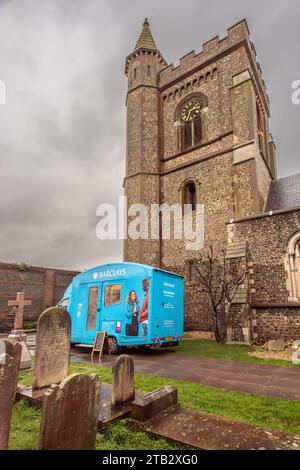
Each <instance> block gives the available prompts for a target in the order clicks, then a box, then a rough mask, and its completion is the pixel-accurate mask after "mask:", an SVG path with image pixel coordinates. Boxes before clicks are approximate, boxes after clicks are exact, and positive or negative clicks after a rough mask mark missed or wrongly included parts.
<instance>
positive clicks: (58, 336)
mask: <svg viewBox="0 0 300 470" xmlns="http://www.w3.org/2000/svg"><path fill="white" fill-rule="evenodd" d="M70 345H71V318H70V315H69V314H68V312H67V310H66V309H65V308H63V307H50V308H48V309H47V310H45V311H44V312H43V313H42V314H41V315H40V317H39V319H38V324H37V332H36V346H35V367H34V375H33V389H35V390H36V389H41V388H44V387H49V386H50V385H52V384H59V383H60V382H61V381H62V380H64V379H65V378H66V377H67V375H68V369H69V362H70Z"/></svg>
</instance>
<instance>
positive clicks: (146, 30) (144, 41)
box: [134, 18, 157, 51]
mask: <svg viewBox="0 0 300 470" xmlns="http://www.w3.org/2000/svg"><path fill="white" fill-rule="evenodd" d="M137 49H151V50H154V51H157V47H156V44H155V41H154V39H153V36H152V33H151V31H150V27H149V22H148V20H147V18H145V21H144V24H143V30H142V32H141V35H140V37H139V39H138V42H137V43H136V46H135V49H134V50H135V51H136V50H137Z"/></svg>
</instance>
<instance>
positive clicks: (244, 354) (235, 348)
mask: <svg viewBox="0 0 300 470" xmlns="http://www.w3.org/2000/svg"><path fill="white" fill-rule="evenodd" d="M254 349H259V348H255V347H253V346H247V345H246V344H219V343H217V342H216V341H212V340H205V339H185V340H183V341H182V342H181V343H180V345H179V346H178V347H177V348H174V353H175V354H182V355H184V356H194V357H195V356H197V357H209V358H212V359H227V360H231V361H242V362H252V363H254V364H255V363H256V364H271V365H281V366H286V367H297V366H294V365H293V363H292V362H289V361H284V360H278V359H261V358H258V357H253V356H249V354H248V353H249V352H250V351H253V350H254Z"/></svg>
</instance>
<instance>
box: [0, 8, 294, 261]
mask: <svg viewBox="0 0 300 470" xmlns="http://www.w3.org/2000/svg"><path fill="white" fill-rule="evenodd" d="M299 14H300V4H299V1H298V0H295V1H292V0H290V1H289V2H283V1H281V0H280V1H274V0H265V1H264V2H261V1H257V0H255V1H252V2H251V3H250V2H248V1H247V2H246V1H241V0H227V1H226V2H224V1H221V0H218V1H217V0H211V1H210V2H207V1H199V0H197V1H196V0H186V1H185V2H182V1H178V0H164V1H163V2H161V1H158V0H152V1H150V0H148V1H146V0H126V1H124V0H123V1H121V0H89V1H88V2H83V1H82V0H43V1H40V0H10V1H9V0H6V1H4V0H0V80H4V81H5V83H6V87H7V104H6V105H5V106H0V171H1V198H0V221H1V231H0V246H1V252H0V259H1V260H3V261H26V262H27V263H32V264H37V265H51V266H57V267H68V268H84V267H87V266H90V265H93V264H95V263H100V262H104V261H109V260H118V259H121V257H122V242H118V241H116V242H114V241H107V242H103V241H102V242H101V241H99V240H97V238H96V235H95V228H96V223H97V219H96V216H95V212H96V207H97V205H98V204H99V203H101V202H109V203H113V204H115V203H116V202H117V200H118V197H119V195H120V194H122V178H123V174H124V163H125V98H126V78H125V76H124V73H123V72H124V60H125V57H126V55H128V53H130V52H131V51H132V49H133V47H134V45H135V42H136V40H137V37H138V35H139V33H140V30H141V25H142V21H143V19H144V17H145V16H148V17H149V19H150V21H151V28H152V31H153V34H154V37H155V40H156V43H157V45H158V46H159V48H160V50H161V52H162V53H163V55H164V57H165V58H166V60H167V61H168V62H173V61H174V62H175V63H176V62H178V59H179V57H181V56H183V55H184V54H185V53H186V52H188V51H190V50H192V49H196V50H197V51H199V50H200V49H201V45H202V43H204V42H205V41H207V40H208V39H210V38H212V37H213V36H215V35H216V34H219V35H220V36H224V35H225V34H226V30H227V28H228V27H229V26H231V25H232V24H234V23H235V22H237V21H238V20H240V19H241V18H244V17H247V19H248V21H249V26H250V29H251V32H252V38H253V40H254V42H255V45H256V49H257V52H258V56H259V60H260V62H261V65H262V69H263V73H264V77H265V80H266V82H267V86H268V90H269V95H270V100H271V105H272V116H273V117H272V131H273V134H274V137H275V140H276V144H277V155H278V160H279V168H280V174H281V175H285V174H289V173H293V172H297V171H299V170H300V164H299V156H298V155H299V154H298V148H297V143H296V142H297V138H296V137H297V131H298V128H299V119H300V105H299V106H295V105H293V104H292V102H291V93H292V90H291V83H292V81H293V80H297V79H300V70H299V59H298V58H299V52H298V44H299V33H298V31H299Z"/></svg>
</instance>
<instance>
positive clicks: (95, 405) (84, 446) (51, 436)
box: [39, 374, 101, 450]
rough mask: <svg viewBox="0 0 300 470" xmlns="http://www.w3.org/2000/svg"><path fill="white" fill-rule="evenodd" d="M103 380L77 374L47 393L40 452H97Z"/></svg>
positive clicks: (44, 404) (43, 410) (93, 376)
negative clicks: (95, 450) (96, 443)
mask: <svg viewBox="0 0 300 470" xmlns="http://www.w3.org/2000/svg"><path fill="white" fill-rule="evenodd" d="M100 389H101V380H100V378H99V377H98V376H96V375H92V376H91V375H83V374H73V375H70V376H69V377H67V378H66V379H65V380H64V381H63V382H62V383H61V384H60V385H52V387H51V388H50V389H49V390H48V391H47V392H46V394H45V398H44V402H43V409H42V419H41V427H40V437H39V449H42V450H55V449H60V450H93V449H95V442H96V434H97V423H98V413H99V404H100Z"/></svg>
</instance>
